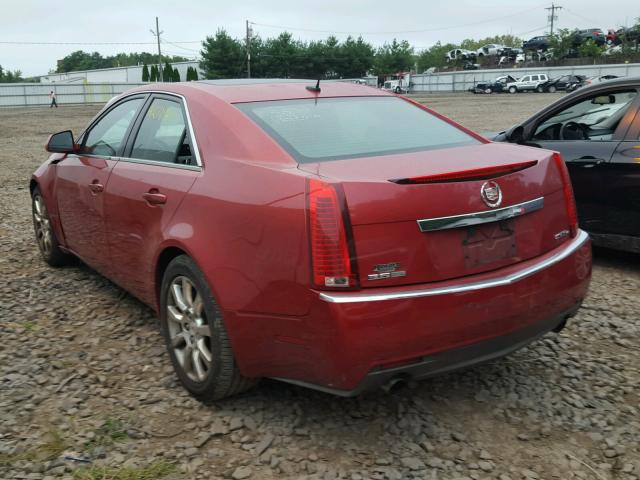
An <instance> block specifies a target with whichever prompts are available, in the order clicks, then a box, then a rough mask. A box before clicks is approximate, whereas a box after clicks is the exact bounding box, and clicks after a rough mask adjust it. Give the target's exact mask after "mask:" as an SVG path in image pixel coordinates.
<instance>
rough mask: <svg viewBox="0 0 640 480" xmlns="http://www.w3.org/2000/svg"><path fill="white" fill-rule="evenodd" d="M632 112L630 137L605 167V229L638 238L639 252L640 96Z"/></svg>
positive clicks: (628, 136) (620, 145)
mask: <svg viewBox="0 0 640 480" xmlns="http://www.w3.org/2000/svg"><path fill="white" fill-rule="evenodd" d="M632 109H633V110H632V111H631V112H630V115H629V116H628V123H627V125H630V127H629V128H628V130H627V134H626V135H625V137H624V139H623V140H622V141H621V142H620V143H619V144H618V146H617V147H616V150H615V152H614V153H613V156H612V157H611V160H610V162H609V163H608V164H606V165H605V166H604V168H603V192H604V194H603V205H604V210H605V221H604V226H603V230H604V231H605V232H606V233H607V234H609V235H624V236H631V237H636V239H637V240H635V241H634V245H635V249H636V251H638V252H640V113H638V111H639V109H640V95H639V96H638V98H637V99H636V101H635V103H634V105H633V106H632ZM611 240H612V241H615V238H611ZM620 240H621V241H625V240H622V239H620ZM626 241H629V240H626Z"/></svg>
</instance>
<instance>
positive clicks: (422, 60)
mask: <svg viewBox="0 0 640 480" xmlns="http://www.w3.org/2000/svg"><path fill="white" fill-rule="evenodd" d="M454 48H458V47H457V46H456V45H454V44H453V43H445V44H444V45H442V44H441V43H440V42H437V43H436V44H435V45H433V46H432V47H431V48H428V49H426V50H422V51H421V52H420V53H419V54H418V58H417V63H418V72H424V71H425V70H427V69H428V68H431V67H436V68H442V67H444V66H445V65H447V52H448V51H449V50H453V49H454Z"/></svg>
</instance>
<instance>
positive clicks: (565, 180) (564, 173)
mask: <svg viewBox="0 0 640 480" xmlns="http://www.w3.org/2000/svg"><path fill="white" fill-rule="evenodd" d="M553 161H554V163H555V164H556V167H557V168H558V172H559V173H560V178H561V179H562V191H563V193H564V203H565V205H566V207H567V218H568V219H569V232H570V233H571V236H572V237H575V236H576V235H577V234H578V211H577V210H576V201H575V198H574V197H573V187H572V186H571V179H570V178H569V171H568V170H567V166H566V165H565V164H564V160H562V157H561V156H560V154H559V153H554V154H553Z"/></svg>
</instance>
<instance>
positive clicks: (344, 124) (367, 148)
mask: <svg viewBox="0 0 640 480" xmlns="http://www.w3.org/2000/svg"><path fill="white" fill-rule="evenodd" d="M235 106H236V107H237V108H239V109H240V110H242V111H243V112H244V113H245V114H247V115H248V116H249V117H250V118H251V119H252V120H253V121H255V122H256V123H257V124H258V125H259V126H260V127H261V128H262V129H263V130H265V131H266V132H267V133H268V134H269V135H270V136H271V137H272V138H273V139H274V140H275V141H277V142H278V143H279V144H280V145H281V146H282V147H283V148H284V149H285V150H287V151H288V152H289V154H291V155H292V156H293V157H294V158H295V159H296V160H297V161H298V162H299V163H309V162H320V161H327V160H336V159H344V158H357V157H369V156H379V155H391V154H396V153H405V152H415V151H421V150H431V149H437V148H446V147H454V146H462V145H475V144H479V143H480V141H479V140H477V139H475V138H474V137H472V136H471V135H469V134H467V133H465V132H464V131H462V130H460V129H459V128H457V127H455V126H453V125H451V124H450V123H448V122H446V121H444V120H441V119H440V118H438V117H436V116H435V115H432V114H430V113H429V112H426V111H424V110H422V109H421V108H418V107H416V106H415V105H412V104H411V103H409V102H407V101H405V100H402V99H401V98H398V97H344V98H321V99H317V100H316V99H304V100H281V101H266V102H251V103H239V104H235Z"/></svg>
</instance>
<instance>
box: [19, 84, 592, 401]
mask: <svg viewBox="0 0 640 480" xmlns="http://www.w3.org/2000/svg"><path fill="white" fill-rule="evenodd" d="M305 85H306V84H305V83H273V84H258V85H236V86H233V85H230V86H216V85H211V84H206V83H196V82H193V83H186V84H158V85H149V86H144V87H139V88H136V89H134V90H132V91H130V92H127V93H126V94H124V96H127V95H131V94H135V93H140V92H154V91H158V92H168V93H174V94H178V95H180V96H182V97H183V99H184V101H186V104H187V106H188V114H189V117H190V121H191V123H192V126H193V133H194V136H195V138H196V139H197V147H198V149H199V151H198V153H199V157H200V158H201V159H202V168H194V169H179V168H168V167H166V166H162V165H154V164H148V163H147V164H141V163H134V162H128V161H123V160H117V159H108V158H95V157H87V156H82V155H81V154H78V155H68V156H65V155H62V154H53V155H51V157H50V158H49V160H48V161H46V162H45V163H44V164H43V165H42V166H41V167H40V168H39V169H38V170H37V171H36V172H35V173H34V175H33V178H32V188H33V187H34V186H35V185H36V184H37V185H39V187H40V189H41V191H42V193H43V196H44V198H45V201H46V203H47V208H48V210H49V213H50V216H51V220H52V223H53V226H54V231H55V233H56V235H57V237H58V238H59V240H60V242H61V243H62V245H63V246H64V247H65V248H66V249H67V250H69V251H71V252H73V253H74V254H76V255H77V256H79V257H80V258H81V259H82V260H84V261H85V262H86V263H87V264H88V265H90V266H91V267H93V268H95V269H96V270H98V271H99V272H100V273H102V274H104V275H105V276H107V277H108V278H110V279H112V280H113V281H114V282H116V283H118V284H119V285H121V286H122V287H123V288H125V289H126V290H127V291H129V292H130V293H132V294H133V295H135V296H136V297H138V298H139V299H140V300H142V301H143V302H144V303H146V304H148V305H150V306H151V307H153V308H155V309H158V308H159V299H158V292H159V282H160V280H161V278H162V268H163V266H164V265H166V263H167V260H168V259H170V258H171V257H172V256H174V255H176V254H179V253H186V254H187V255H189V256H190V257H191V258H192V259H194V261H195V262H196V263H197V264H198V265H199V267H200V268H201V270H202V271H203V272H204V274H205V276H206V278H207V281H208V283H209V285H210V286H211V289H212V291H213V292H214V296H215V298H216V300H217V302H218V303H219V305H220V307H221V310H222V315H223V318H224V321H225V325H226V327H227V330H228V332H229V336H230V338H231V342H232V345H233V349H234V355H235V357H236V361H237V363H238V366H239V368H240V371H241V372H242V374H243V375H245V376H247V377H277V378H282V379H287V380H293V381H300V382H304V383H305V384H309V385H311V386H316V387H322V388H328V389H331V390H332V391H336V392H350V391H356V390H357V388H358V386H359V385H360V384H361V383H362V381H363V380H364V379H365V377H366V376H367V375H368V374H369V373H370V372H372V371H375V370H377V369H384V368H387V367H389V366H391V365H397V364H398V363H400V364H403V363H407V364H410V363H411V362H414V361H416V359H421V358H424V357H427V356H429V355H432V354H436V353H438V352H447V351H450V350H452V349H456V348H459V347H462V346H465V345H473V344H476V343H478V342H481V341H483V340H486V339H490V338H496V337H500V336H503V335H507V334H509V333H512V332H515V331H518V330H519V329H523V328H524V327H526V326H530V325H534V324H536V322H540V321H542V320H543V319H547V318H549V317H553V316H556V315H562V314H564V312H568V311H571V310H572V309H574V308H575V307H576V306H577V305H579V303H580V302H581V300H582V299H583V298H584V296H585V294H586V291H587V287H588V284H589V280H590V267H591V257H590V244H589V241H588V240H584V238H583V237H571V236H568V237H567V236H556V235H557V234H558V232H563V231H568V230H569V229H570V223H571V222H570V219H569V217H568V215H567V203H566V202H567V196H566V185H563V179H562V175H558V172H557V166H556V164H555V162H554V161H553V157H552V154H553V152H549V151H546V150H542V149H536V148H527V147H519V146H512V145H508V144H493V143H490V142H488V141H487V140H486V139H484V138H483V137H481V136H479V135H477V134H475V133H473V132H469V131H468V130H467V129H464V128H463V127H461V126H459V125H457V124H456V123H455V122H452V121H451V120H449V119H444V117H441V116H440V115H438V114H435V113H433V112H431V110H429V109H428V108H426V107H424V106H422V105H418V107H419V108H422V109H424V110H426V112H427V113H425V114H429V113H431V114H435V115H437V116H438V117H439V118H443V119H444V120H445V121H447V122H449V123H450V124H452V125H455V126H456V127H457V128H460V129H461V130H463V131H466V132H469V134H470V135H471V136H472V137H473V138H475V139H477V140H479V141H480V143H479V144H478V145H475V146H465V147H457V148H446V149H439V150H429V151H421V152H414V153H403V154H396V155H383V156H377V157H368V158H355V159H349V160H334V161H325V162H319V163H307V164H298V163H296V161H295V160H294V159H293V158H292V156H291V155H289V153H287V152H286V151H285V150H284V149H283V148H282V147H281V146H280V145H279V144H278V143H277V142H276V141H274V140H273V139H272V138H271V137H270V136H269V135H268V134H267V133H265V131H264V130H263V129H262V128H260V127H259V126H258V125H257V124H256V123H254V122H253V121H252V120H251V119H249V118H248V117H247V115H245V114H244V113H243V112H241V111H240V110H239V109H238V108H236V107H235V106H234V105H233V103H236V102H260V101H271V100H286V99H304V98H312V99H315V98H320V99H322V98H330V97H362V96H387V95H388V96H392V95H389V94H385V93H384V92H381V91H379V90H376V89H373V88H363V87H362V86H359V85H351V84H348V83H337V82H336V83H326V84H324V85H322V86H321V87H322V91H321V93H319V94H318V93H315V92H312V91H309V90H307V89H305ZM118 100H119V99H115V100H114V101H113V102H110V104H109V105H107V106H106V107H105V108H106V109H108V108H109V106H110V105H113V103H115V102H117V101H118ZM514 164H525V165H526V168H523V169H517V170H516V171H509V168H510V166H512V165H514ZM501 166H506V167H505V168H506V169H507V172H506V173H505V172H500V168H499V167H501ZM494 167H498V171H499V173H498V174H499V175H500V176H499V177H497V178H493V180H495V181H497V182H499V184H500V187H501V190H502V192H503V195H504V202H503V206H510V205H516V204H519V203H522V202H527V201H530V200H532V199H536V198H539V197H544V208H542V209H540V210H537V211H535V212H532V213H528V214H526V215H522V216H519V217H516V218H514V219H513V220H511V221H510V222H511V223H509V225H510V227H509V228H512V230H511V231H510V232H507V233H504V232H502V233H501V232H498V230H499V229H498V230H496V225H497V224H496V223H493V224H492V223H488V224H485V225H483V226H481V227H478V228H477V229H476V230H474V231H473V232H471V231H469V230H468V229H465V228H453V229H446V230H439V231H435V232H428V233H424V232H421V231H420V230H419V229H418V227H417V225H416V221H417V220H419V219H428V218H436V217H447V216H454V215H464V214H469V213H472V212H482V211H487V210H488V207H487V206H486V205H485V204H484V203H483V200H482V199H481V195H480V190H481V187H482V185H483V183H484V182H485V179H482V178H481V179H475V178H474V179H471V180H468V181H465V179H464V178H462V179H456V180H458V181H454V182H450V181H445V182H436V183H428V184H420V183H417V184H398V183H394V182H393V181H391V180H393V179H411V178H423V177H431V176H441V175H447V174H449V173H451V172H453V171H455V172H462V171H466V170H470V171H473V170H477V169H488V170H487V171H493V170H494ZM310 181H320V182H321V183H326V184H327V185H329V188H336V189H337V190H336V191H339V192H340V195H343V196H344V202H345V206H346V207H345V208H346V211H345V212H344V213H345V215H346V217H347V223H346V227H345V228H346V231H347V233H346V234H347V235H348V236H349V242H350V247H349V248H350V255H352V256H353V257H354V258H352V261H353V262H354V270H355V272H354V275H356V276H357V279H356V283H355V286H354V285H353V284H351V285H350V287H349V288H348V289H344V290H340V289H339V288H338V289H336V288H334V289H331V288H328V289H323V288H322V287H318V286H317V285H313V283H312V278H313V275H312V259H311V254H310V248H311V246H310V240H309V218H308V208H309V206H308V201H307V200H308V188H309V187H308V185H309V182H310ZM91 184H99V185H100V186H101V187H100V188H101V189H102V191H97V192H96V191H95V187H90V185H91ZM149 194H151V195H149ZM162 195H164V196H165V197H166V202H165V203H160V204H158V203H153V202H151V201H150V200H149V199H152V200H153V199H157V198H161V196H162ZM154 202H155V200H154ZM578 233H580V232H578ZM474 242H475V243H474ZM504 242H511V243H512V245H511V246H510V247H509V248H506V249H504V248H502V247H500V248H502V250H501V252H502V253H500V254H495V252H494V253H492V250H493V249H498V247H497V245H499V244H502V243H504ZM576 242H579V243H576ZM569 248H571V253H570V254H567V255H566V256H565V257H563V258H562V260H560V261H557V262H555V263H553V264H550V266H549V267H547V268H544V269H540V270H539V271H536V273H534V274H531V275H528V276H526V277H525V278H522V279H520V280H518V281H515V282H513V283H511V284H506V285H505V284H497V286H495V287H490V286H487V287H485V286H483V287H482V288H481V289H471V290H469V291H458V290H456V293H442V294H433V295H432V294H431V293H429V294H428V295H421V294H419V292H421V291H424V290H425V289H426V290H430V289H437V288H449V287H456V288H457V287H464V286H465V285H475V284H477V283H478V282H480V283H482V284H483V285H490V284H491V282H493V281H495V280H498V279H504V278H507V277H509V276H510V275H515V274H517V273H518V272H522V271H524V270H525V269H527V268H529V267H532V266H536V265H540V264H541V263H543V262H545V261H547V260H548V259H549V258H556V257H557V258H560V257H559V255H561V254H563V252H564V251H565V250H566V251H569V250H568V249H569ZM505 252H506V253H505ZM389 262H395V263H398V264H400V265H401V268H403V269H404V270H405V271H406V275H405V276H398V277H389V278H381V279H379V280H376V281H371V280H369V279H368V275H369V274H371V273H372V272H374V271H375V269H376V268H377V267H378V266H379V265H381V264H388V263H389ZM336 290H338V291H336ZM323 291H324V293H325V294H326V293H328V294H330V295H333V297H331V298H332V300H327V298H325V297H323ZM430 291H431V290H430ZM371 292H373V293H374V294H375V295H377V297H375V298H373V299H371V300H365V301H361V300H358V298H360V297H359V296H361V295H363V294H369V293H371ZM412 292H413V293H415V294H416V296H415V297H411V295H412V294H413V293H412ZM396 294H407V295H409V297H408V298H395V297H394V295H396ZM385 295H389V296H390V297H391V298H390V299H383V300H381V299H380V297H381V296H385ZM349 298H355V299H356V301H353V302H351V301H349ZM341 299H342V300H341ZM343 300H344V302H343Z"/></svg>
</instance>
